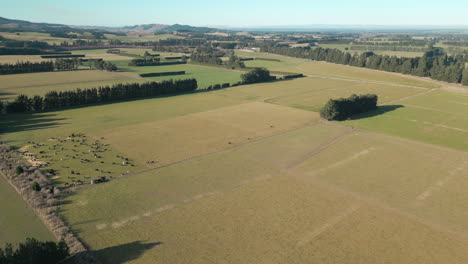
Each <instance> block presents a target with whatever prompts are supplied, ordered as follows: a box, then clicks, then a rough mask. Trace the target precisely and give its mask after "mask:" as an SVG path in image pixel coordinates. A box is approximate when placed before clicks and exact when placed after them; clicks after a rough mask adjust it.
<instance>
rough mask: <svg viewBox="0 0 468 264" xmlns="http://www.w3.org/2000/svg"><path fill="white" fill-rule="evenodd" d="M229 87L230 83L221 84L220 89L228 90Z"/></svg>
mask: <svg viewBox="0 0 468 264" xmlns="http://www.w3.org/2000/svg"><path fill="white" fill-rule="evenodd" d="M229 86H231V84H230V83H223V84H221V88H228V87H229Z"/></svg>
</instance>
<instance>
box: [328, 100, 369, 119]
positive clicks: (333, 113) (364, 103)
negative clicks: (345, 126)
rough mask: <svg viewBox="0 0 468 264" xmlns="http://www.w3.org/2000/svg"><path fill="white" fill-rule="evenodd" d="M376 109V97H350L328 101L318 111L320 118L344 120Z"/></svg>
mask: <svg viewBox="0 0 468 264" xmlns="http://www.w3.org/2000/svg"><path fill="white" fill-rule="evenodd" d="M376 108H377V95H375V94H364V95H355V94H353V95H351V97H349V98H340V99H330V100H329V101H328V102H327V103H326V104H325V106H324V107H322V109H321V110H320V116H321V117H322V118H324V119H327V120H345V119H347V118H349V117H350V116H353V115H356V114H360V113H364V112H368V111H371V110H374V109H376Z"/></svg>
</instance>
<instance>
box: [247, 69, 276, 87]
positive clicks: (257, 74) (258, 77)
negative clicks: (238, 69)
mask: <svg viewBox="0 0 468 264" xmlns="http://www.w3.org/2000/svg"><path fill="white" fill-rule="evenodd" d="M241 78H242V82H243V83H246V84H248V83H260V82H268V81H271V80H274V79H276V77H274V76H271V75H270V71H269V70H267V69H265V68H255V69H253V70H252V71H250V72H247V73H244V74H242V76H241Z"/></svg>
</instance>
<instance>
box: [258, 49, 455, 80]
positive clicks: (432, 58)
mask: <svg viewBox="0 0 468 264" xmlns="http://www.w3.org/2000/svg"><path fill="white" fill-rule="evenodd" d="M261 50H262V51H263V52H270V53H275V54H280V55H285V56H291V57H297V58H304V59H311V60H317V61H327V62H332V63H337V64H344V65H351V66H356V67H366V68H370V69H378V70H382V71H389V72H399V73H404V74H411V75H416V76H424V77H431V78H433V79H436V80H440V81H446V82H454V83H459V82H461V80H462V76H463V69H464V58H463V56H461V55H457V56H447V55H446V54H444V53H442V52H441V50H439V49H434V50H431V51H428V52H426V53H425V54H424V55H423V56H422V57H417V58H398V57H395V56H384V55H377V54H374V53H373V52H363V53H361V54H357V53H356V54H350V53H349V52H346V51H341V50H338V49H329V48H321V47H318V48H312V49H311V48H289V47H276V46H274V45H264V46H262V47H261Z"/></svg>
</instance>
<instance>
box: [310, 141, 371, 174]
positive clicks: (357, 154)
mask: <svg viewBox="0 0 468 264" xmlns="http://www.w3.org/2000/svg"><path fill="white" fill-rule="evenodd" d="M373 150H375V148H373V147H370V148H367V149H365V150H362V151H360V152H357V153H354V154H353V155H351V156H349V157H347V158H345V159H343V160H340V161H338V162H336V163H334V164H332V165H330V166H327V167H326V168H322V169H320V170H317V171H315V172H314V173H313V174H312V175H317V174H320V173H322V172H324V171H327V170H329V169H333V168H336V167H340V166H343V165H345V164H347V163H349V162H351V161H354V160H356V159H358V158H360V157H362V156H365V155H368V154H369V153H371V152H372V151H373Z"/></svg>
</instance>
